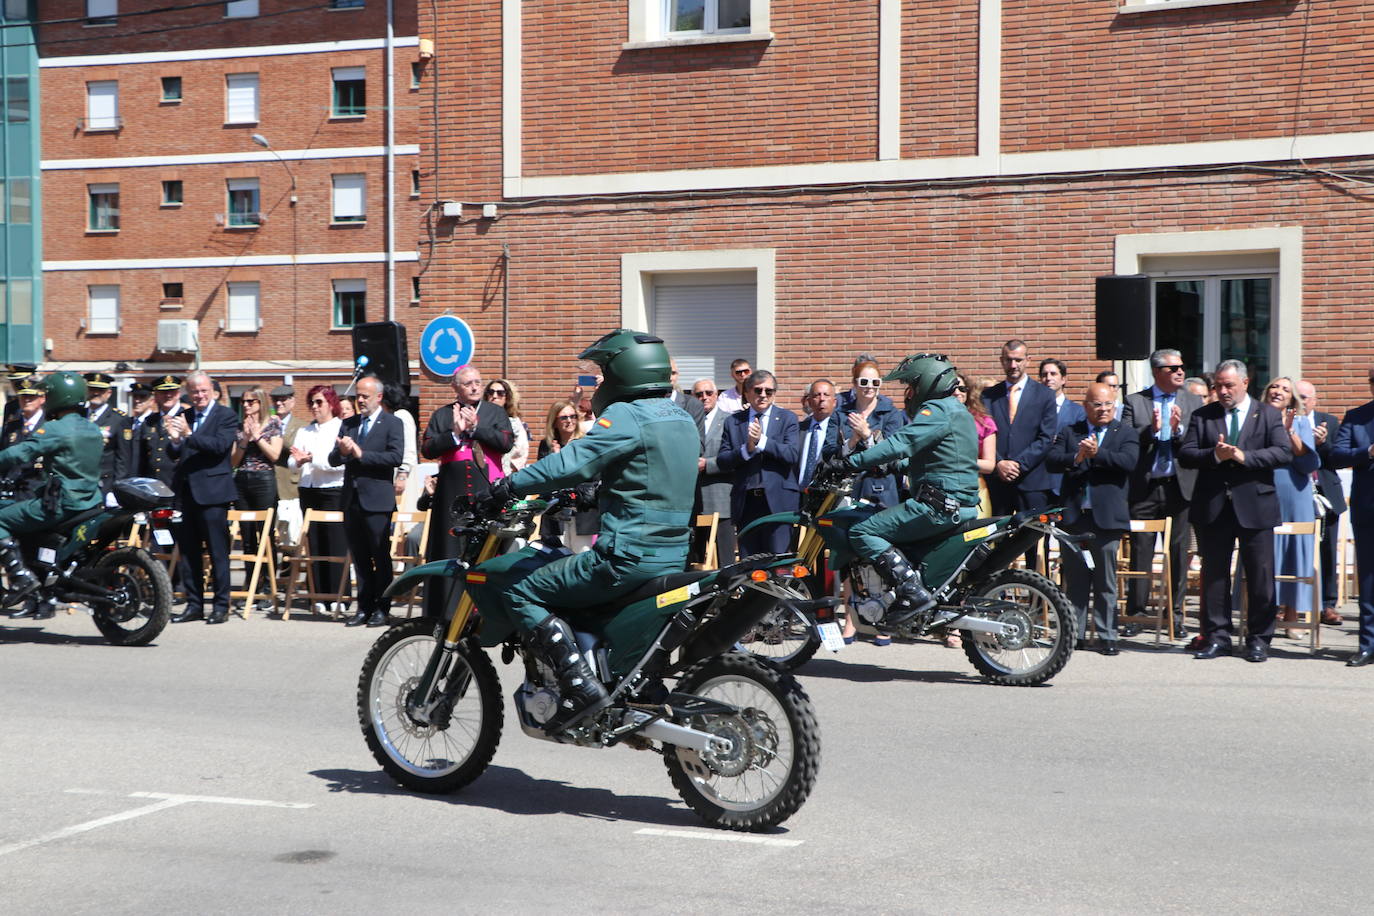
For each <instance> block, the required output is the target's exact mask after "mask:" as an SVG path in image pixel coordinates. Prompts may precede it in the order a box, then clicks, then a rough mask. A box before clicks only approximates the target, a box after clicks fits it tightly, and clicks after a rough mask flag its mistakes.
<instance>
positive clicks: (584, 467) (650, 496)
mask: <svg viewBox="0 0 1374 916" xmlns="http://www.w3.org/2000/svg"><path fill="white" fill-rule="evenodd" d="M578 359H583V360H591V361H592V362H595V363H596V364H598V365H599V366H601V369H602V373H603V375H604V376H605V378H604V380H603V381H602V383H601V385H600V387H598V388H597V389H596V395H595V397H594V398H593V400H592V407H593V409H594V410H595V411H596V415H597V418H598V419H597V420H596V422H595V423H593V424H592V427H591V431H590V432H588V433H587V434H586V435H585V436H583V437H582V438H581V439H574V440H573V441H571V442H569V443H568V444H567V445H565V446H563V448H562V449H561V450H559V451H557V452H554V453H553V454H551V455H549V456H548V457H546V458H542V459H540V461H539V462H538V463H537V464H532V465H530V466H529V467H527V468H525V469H523V470H520V471H517V472H516V473H515V474H513V475H512V476H510V477H507V478H503V479H502V480H499V481H497V482H496V483H495V484H493V485H492V493H491V496H490V497H489V498H488V499H487V500H484V501H483V503H482V504H481V506H482V508H483V509H484V510H489V509H491V508H492V507H493V506H496V505H499V506H504V505H505V503H506V502H507V501H509V499H510V498H511V496H512V495H520V494H528V493H548V492H551V491H553V490H558V489H562V488H565V487H571V486H574V485H576V484H579V483H583V482H585V481H589V480H592V479H595V478H598V477H599V478H600V479H601V488H600V490H599V492H598V494H597V508H598V509H600V511H601V533H600V535H599V536H598V537H597V540H596V546H595V547H594V548H593V549H592V550H589V551H587V552H585V553H579V554H574V555H573V556H568V557H563V558H562V559H559V560H555V561H554V562H552V563H550V564H548V565H547V566H544V567H542V568H540V569H538V570H536V571H535V572H533V573H531V574H530V575H529V576H528V577H527V578H525V579H524V580H523V581H521V582H519V583H518V584H516V585H515V587H514V588H512V589H511V590H510V592H509V593H508V598H509V604H510V607H511V609H512V613H513V615H514V617H515V621H514V622H515V623H516V625H517V626H518V627H519V628H520V629H521V630H522V631H523V632H526V633H530V634H531V635H532V637H533V640H532V641H533V644H534V648H535V650H536V651H537V652H539V653H540V655H541V656H542V658H543V659H544V661H546V662H547V663H548V665H549V666H550V667H551V668H552V669H553V670H554V672H555V673H556V674H557V676H558V686H559V690H560V692H561V694H562V695H561V697H560V700H559V712H558V713H557V714H556V715H555V716H554V718H553V719H552V720H550V721H549V722H548V723H547V725H546V727H545V728H546V731H548V732H549V733H550V734H553V733H557V732H559V731H561V730H563V729H564V728H566V727H567V726H569V725H572V724H574V723H575V722H577V721H580V720H581V719H583V718H585V717H586V716H588V715H590V714H592V713H594V712H596V711H597V710H598V709H601V708H603V707H604V706H605V705H606V703H607V702H609V701H608V698H607V694H606V688H605V687H604V686H603V685H602V683H601V681H600V680H598V679H597V676H596V674H595V673H594V672H593V670H592V667H591V665H589V664H588V663H587V661H586V659H584V658H583V657H582V654H581V653H580V652H579V651H578V647H577V644H576V642H575V641H574V638H573V631H572V629H571V627H569V626H568V624H567V623H566V622H565V621H563V620H561V619H560V618H558V617H556V616H554V615H553V614H550V613H549V612H548V610H547V608H548V607H549V606H550V605H557V606H558V607H565V608H588V609H591V608H596V607H597V606H599V605H603V604H605V603H606V602H607V601H610V600H612V599H614V598H615V597H616V596H617V595H622V594H625V593H627V592H629V591H632V590H633V589H635V588H638V587H639V586H641V585H643V584H644V583H645V582H647V581H648V580H649V579H652V578H653V577H655V576H661V575H663V574H665V573H670V572H680V571H681V570H682V569H683V567H684V566H685V565H686V562H687V549H688V544H689V541H690V536H691V527H690V525H691V515H692V500H693V497H694V496H695V495H696V469H697V456H698V454H700V452H701V441H700V439H699V438H698V436H697V426H696V423H695V422H694V421H693V420H692V418H691V417H690V416H689V415H688V414H687V412H686V411H685V410H683V409H682V408H681V407H679V406H677V405H676V404H674V403H673V402H672V400H670V399H668V398H666V397H665V395H667V394H668V392H669V390H670V388H671V386H672V382H671V376H670V372H671V370H670V368H669V361H668V349H667V347H665V346H664V345H663V341H662V340H661V339H660V338H658V337H654V336H653V335H651V334H644V333H641V332H638V331H630V330H625V329H621V330H618V331H613V332H611V333H610V334H607V335H606V336H604V337H602V338H601V339H600V340H598V341H597V342H596V343H594V344H592V345H591V346H590V347H588V348H587V349H586V350H585V351H583V353H582V355H581V356H579V357H578Z"/></svg>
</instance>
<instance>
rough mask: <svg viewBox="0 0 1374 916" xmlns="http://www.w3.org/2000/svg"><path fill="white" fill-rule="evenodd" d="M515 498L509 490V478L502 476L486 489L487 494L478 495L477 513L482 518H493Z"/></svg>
mask: <svg viewBox="0 0 1374 916" xmlns="http://www.w3.org/2000/svg"><path fill="white" fill-rule="evenodd" d="M514 498H515V493H514V492H512V490H511V485H510V478H509V477H502V478H501V479H500V480H498V481H496V483H494V484H492V485H491V488H490V489H488V490H487V495H486V496H482V497H479V498H478V500H477V506H476V509H477V514H478V515H480V516H482V517H483V518H495V517H496V516H498V515H500V514H501V512H503V511H504V510H505V508H506V505H507V504H508V503H509V502H510V501H511V500H512V499H514Z"/></svg>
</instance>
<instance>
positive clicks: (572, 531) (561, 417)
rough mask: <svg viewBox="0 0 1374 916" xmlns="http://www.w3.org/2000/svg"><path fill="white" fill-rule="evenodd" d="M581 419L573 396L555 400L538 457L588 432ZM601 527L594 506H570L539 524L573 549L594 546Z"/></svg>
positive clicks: (542, 535) (545, 533)
mask: <svg viewBox="0 0 1374 916" xmlns="http://www.w3.org/2000/svg"><path fill="white" fill-rule="evenodd" d="M579 420H580V417H579V416H578V410H577V405H576V404H574V403H573V402H572V401H571V400H562V401H554V403H553V406H552V407H550V408H549V414H548V417H547V418H545V420H544V438H543V440H541V441H540V443H539V458H541V459H543V458H547V457H548V456H549V455H552V454H553V453H554V452H557V451H559V450H561V449H562V448H563V447H564V446H566V445H567V444H568V443H569V442H571V441H573V440H574V439H581V438H582V437H583V435H585V434H584V433H583V432H582V426H581V424H580V423H579ZM600 527H601V524H600V518H599V516H598V513H597V512H596V511H595V510H591V511H585V512H581V513H574V512H573V511H572V510H571V509H563V510H561V511H559V512H555V513H553V514H547V515H545V516H543V521H542V522H540V524H539V537H540V538H541V539H546V540H552V539H554V538H557V539H558V540H559V541H561V542H562V543H563V546H564V547H566V548H568V549H569V550H571V551H572V552H573V553H581V552H582V551H584V550H590V549H591V546H592V541H594V540H595V539H596V533H597V531H598V530H599V529H600ZM583 532H586V533H583Z"/></svg>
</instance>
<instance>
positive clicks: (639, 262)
mask: <svg viewBox="0 0 1374 916" xmlns="http://www.w3.org/2000/svg"><path fill="white" fill-rule="evenodd" d="M776 264H777V255H776V252H775V251H774V249H772V248H736V249H724V250H720V249H717V250H710V251H646V252H635V253H633V254H622V255H621V256H620V320H621V327H624V328H647V327H648V326H649V303H650V302H651V301H652V297H653V288H654V275H655V274H662V273H683V272H701V273H713V274H714V273H728V272H730V271H743V270H752V271H753V272H754V282H755V284H756V296H757V299H756V300H755V304H754V341H755V351H756V352H755V354H754V360H755V362H754V368H755V369H768V370H770V371H772V370H773V366H774V359H775V358H776V354H777V331H776V328H775V327H774V323H775V320H776V315H777V282H776V270H777V269H776Z"/></svg>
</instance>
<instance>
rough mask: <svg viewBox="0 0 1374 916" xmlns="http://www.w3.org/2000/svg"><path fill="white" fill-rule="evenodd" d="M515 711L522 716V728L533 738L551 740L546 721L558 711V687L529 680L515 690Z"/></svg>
mask: <svg viewBox="0 0 1374 916" xmlns="http://www.w3.org/2000/svg"><path fill="white" fill-rule="evenodd" d="M515 711H516V713H517V714H518V715H519V716H520V730H521V731H523V732H524V733H525V734H527V735H529V736H530V737H531V738H541V739H543V740H546V741H547V740H549V736H548V735H546V734H544V723H546V722H548V721H549V720H550V719H552V718H553V714H554V713H555V712H557V711H558V688H557V687H552V686H549V685H546V684H532V683H530V682H529V681H526V682H525V683H523V684H521V685H520V686H519V687H517V688H516V690H515Z"/></svg>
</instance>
